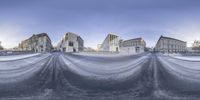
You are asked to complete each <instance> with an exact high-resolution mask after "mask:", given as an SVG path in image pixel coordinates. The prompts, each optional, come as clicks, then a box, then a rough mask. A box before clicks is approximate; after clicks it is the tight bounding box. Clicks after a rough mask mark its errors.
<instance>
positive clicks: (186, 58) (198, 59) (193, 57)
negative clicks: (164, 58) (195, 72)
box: [172, 56, 200, 62]
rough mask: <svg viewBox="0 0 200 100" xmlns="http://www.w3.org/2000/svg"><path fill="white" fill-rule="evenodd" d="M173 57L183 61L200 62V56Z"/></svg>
mask: <svg viewBox="0 0 200 100" xmlns="http://www.w3.org/2000/svg"><path fill="white" fill-rule="evenodd" d="M172 57H174V58H177V59H181V60H188V61H199V62H200V56H172Z"/></svg>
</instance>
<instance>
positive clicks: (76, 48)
mask: <svg viewBox="0 0 200 100" xmlns="http://www.w3.org/2000/svg"><path fill="white" fill-rule="evenodd" d="M57 49H58V50H60V51H62V52H80V51H83V49H84V41H83V39H82V38H81V37H80V36H78V35H76V34H75V33H72V32H68V33H66V34H65V35H64V37H63V38H62V39H61V41H60V42H59V43H58V45H57Z"/></svg>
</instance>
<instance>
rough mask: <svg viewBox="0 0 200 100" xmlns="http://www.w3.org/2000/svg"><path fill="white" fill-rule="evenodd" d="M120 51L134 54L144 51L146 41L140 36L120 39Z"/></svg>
mask: <svg viewBox="0 0 200 100" xmlns="http://www.w3.org/2000/svg"><path fill="white" fill-rule="evenodd" d="M119 44H120V53H126V54H135V53H143V52H144V51H145V47H146V42H145V41H144V39H142V38H135V39H129V40H124V41H123V40H120V43H119Z"/></svg>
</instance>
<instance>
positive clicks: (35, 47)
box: [18, 33, 53, 52]
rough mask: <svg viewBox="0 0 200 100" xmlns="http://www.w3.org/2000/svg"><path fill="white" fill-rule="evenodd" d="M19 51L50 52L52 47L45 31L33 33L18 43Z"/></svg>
mask: <svg viewBox="0 0 200 100" xmlns="http://www.w3.org/2000/svg"><path fill="white" fill-rule="evenodd" d="M18 48H19V50H20V51H33V52H50V51H51V50H52V48H53V46H52V44H51V39H50V38H49V36H48V35H47V33H40V34H34V35H33V36H31V37H30V38H29V39H26V40H24V41H22V42H21V43H20V44H19V47H18Z"/></svg>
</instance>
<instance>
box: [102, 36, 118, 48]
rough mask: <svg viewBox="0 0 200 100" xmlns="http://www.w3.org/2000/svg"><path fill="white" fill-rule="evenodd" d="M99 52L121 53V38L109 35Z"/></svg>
mask: <svg viewBox="0 0 200 100" xmlns="http://www.w3.org/2000/svg"><path fill="white" fill-rule="evenodd" d="M99 51H106V52H119V37H118V36H117V35H114V34H112V33H110V34H108V35H107V37H106V39H105V40H104V41H103V43H102V44H101V45H100V48H99Z"/></svg>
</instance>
